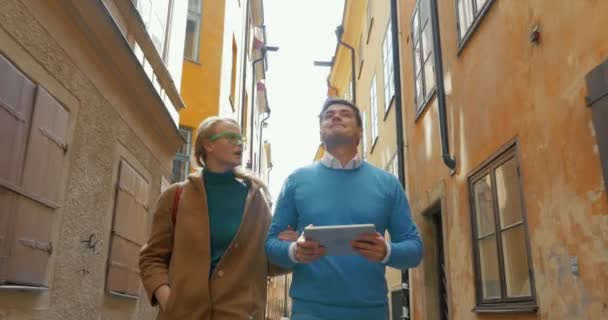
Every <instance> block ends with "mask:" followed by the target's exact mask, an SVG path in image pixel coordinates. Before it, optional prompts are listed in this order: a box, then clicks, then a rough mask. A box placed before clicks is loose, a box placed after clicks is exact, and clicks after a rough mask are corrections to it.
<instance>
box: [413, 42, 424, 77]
mask: <svg viewBox="0 0 608 320" xmlns="http://www.w3.org/2000/svg"><path fill="white" fill-rule="evenodd" d="M420 54H421V52H420V42H418V43H416V47H415V48H414V74H418V72H420V61H422V60H421V59H420Z"/></svg>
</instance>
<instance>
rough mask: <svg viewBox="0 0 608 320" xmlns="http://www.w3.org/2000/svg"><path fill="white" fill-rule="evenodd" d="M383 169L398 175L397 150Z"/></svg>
mask: <svg viewBox="0 0 608 320" xmlns="http://www.w3.org/2000/svg"><path fill="white" fill-rule="evenodd" d="M384 170H386V171H388V172H390V173H391V174H392V175H394V176H395V177H399V161H397V152H395V154H393V157H392V158H391V161H389V163H388V164H387V165H386V168H384Z"/></svg>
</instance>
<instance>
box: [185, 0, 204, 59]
mask: <svg viewBox="0 0 608 320" xmlns="http://www.w3.org/2000/svg"><path fill="white" fill-rule="evenodd" d="M201 1H202V0H188V20H187V21H186V42H185V44H184V57H185V58H186V59H189V60H192V61H195V62H198V61H199V57H198V51H199V40H200V32H201V9H202V8H201V7H202V3H201Z"/></svg>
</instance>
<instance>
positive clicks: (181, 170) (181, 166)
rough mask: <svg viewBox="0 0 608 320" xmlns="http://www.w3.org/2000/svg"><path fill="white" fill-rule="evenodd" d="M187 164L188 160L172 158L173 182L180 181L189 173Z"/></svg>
mask: <svg viewBox="0 0 608 320" xmlns="http://www.w3.org/2000/svg"><path fill="white" fill-rule="evenodd" d="M189 170H190V168H189V164H188V160H186V159H180V158H174V159H173V177H172V179H173V182H174V183H175V182H180V181H184V180H186V177H187V176H188V173H189Z"/></svg>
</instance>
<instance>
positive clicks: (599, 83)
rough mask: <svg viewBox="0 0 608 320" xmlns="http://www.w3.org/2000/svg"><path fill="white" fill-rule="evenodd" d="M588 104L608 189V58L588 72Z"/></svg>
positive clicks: (605, 184) (607, 188)
mask: <svg viewBox="0 0 608 320" xmlns="http://www.w3.org/2000/svg"><path fill="white" fill-rule="evenodd" d="M586 80H587V92H588V94H589V95H588V96H587V105H588V106H589V107H591V115H592V118H593V126H594V128H595V138H596V139H597V146H598V149H599V154H600V162H601V166H602V172H603V174H604V187H605V189H606V190H608V60H606V61H604V63H602V64H600V65H599V66H597V67H595V69H593V70H591V72H589V73H588V74H587V77H586Z"/></svg>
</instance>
